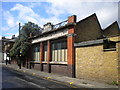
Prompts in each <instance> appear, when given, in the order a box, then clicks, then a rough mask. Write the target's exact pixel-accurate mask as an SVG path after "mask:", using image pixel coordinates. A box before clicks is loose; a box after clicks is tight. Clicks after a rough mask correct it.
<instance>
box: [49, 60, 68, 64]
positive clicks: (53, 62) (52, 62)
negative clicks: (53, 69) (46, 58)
mask: <svg viewBox="0 0 120 90" xmlns="http://www.w3.org/2000/svg"><path fill="white" fill-rule="evenodd" d="M50 64H67V62H55V61H51V62H50Z"/></svg>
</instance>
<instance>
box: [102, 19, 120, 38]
mask: <svg viewBox="0 0 120 90" xmlns="http://www.w3.org/2000/svg"><path fill="white" fill-rule="evenodd" d="M102 34H103V35H104V36H105V37H113V36H119V35H120V29H119V25H118V23H117V21H115V22H113V23H112V24H111V25H109V26H108V27H107V28H105V29H104V30H103V31H102Z"/></svg>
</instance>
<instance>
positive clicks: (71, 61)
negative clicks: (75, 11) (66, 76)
mask: <svg viewBox="0 0 120 90" xmlns="http://www.w3.org/2000/svg"><path fill="white" fill-rule="evenodd" d="M68 23H76V16H75V15H73V16H70V17H68ZM74 33H75V26H70V27H68V37H67V62H68V66H69V67H68V68H69V69H68V70H70V74H71V75H70V76H71V77H75V48H74V39H75V37H74Z"/></svg>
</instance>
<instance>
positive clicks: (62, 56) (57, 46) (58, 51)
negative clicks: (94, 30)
mask: <svg viewBox="0 0 120 90" xmlns="http://www.w3.org/2000/svg"><path fill="white" fill-rule="evenodd" d="M51 52H52V61H56V62H66V61H67V41H66V40H59V41H54V42H52V46H51Z"/></svg>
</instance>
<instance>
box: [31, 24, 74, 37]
mask: <svg viewBox="0 0 120 90" xmlns="http://www.w3.org/2000/svg"><path fill="white" fill-rule="evenodd" d="M72 25H76V23H67V24H66V25H64V26H61V27H59V28H56V29H52V30H50V31H46V32H43V33H40V34H39V35H37V36H34V37H32V38H29V39H35V38H38V37H39V36H41V35H46V34H50V33H53V32H56V31H59V30H61V29H64V28H68V27H69V26H72Z"/></svg>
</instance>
